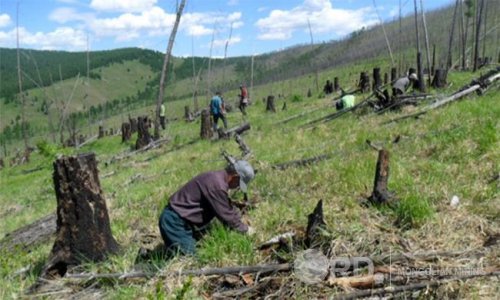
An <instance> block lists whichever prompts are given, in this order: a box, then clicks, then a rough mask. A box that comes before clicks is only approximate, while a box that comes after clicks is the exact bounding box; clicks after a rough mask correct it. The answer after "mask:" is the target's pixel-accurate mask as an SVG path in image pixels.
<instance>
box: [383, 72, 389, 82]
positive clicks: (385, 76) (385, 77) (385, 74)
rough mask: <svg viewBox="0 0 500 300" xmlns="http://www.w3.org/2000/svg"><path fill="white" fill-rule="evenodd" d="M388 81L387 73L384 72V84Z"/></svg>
mask: <svg viewBox="0 0 500 300" xmlns="http://www.w3.org/2000/svg"><path fill="white" fill-rule="evenodd" d="M388 83H389V74H387V73H384V84H388Z"/></svg>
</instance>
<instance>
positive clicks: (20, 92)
mask: <svg viewBox="0 0 500 300" xmlns="http://www.w3.org/2000/svg"><path fill="white" fill-rule="evenodd" d="M16 46H17V82H18V84H19V97H20V98H21V131H22V135H23V140H24V149H25V150H26V151H27V150H28V133H27V132H26V130H27V128H26V119H25V118H26V115H25V109H26V108H25V99H24V93H23V79H22V76H21V73H22V71H21V57H20V51H19V1H17V9H16Z"/></svg>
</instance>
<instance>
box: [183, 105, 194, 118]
mask: <svg viewBox="0 0 500 300" xmlns="http://www.w3.org/2000/svg"><path fill="white" fill-rule="evenodd" d="M184 120H186V121H187V122H191V121H193V115H192V114H191V111H190V110H189V105H186V106H184Z"/></svg>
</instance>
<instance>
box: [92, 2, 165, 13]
mask: <svg viewBox="0 0 500 300" xmlns="http://www.w3.org/2000/svg"><path fill="white" fill-rule="evenodd" d="M156 2H157V0H92V2H90V7H92V8H93V9H95V10H98V11H114V12H141V11H144V10H148V9H151V8H152V7H153V6H154V5H155V4H156Z"/></svg>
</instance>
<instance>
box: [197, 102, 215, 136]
mask: <svg viewBox="0 0 500 300" xmlns="http://www.w3.org/2000/svg"><path fill="white" fill-rule="evenodd" d="M212 133H213V132H212V120H211V119H210V112H209V111H208V109H204V110H202V111H201V130H200V137H201V138H202V139H204V140H208V139H210V138H211V137H212Z"/></svg>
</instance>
